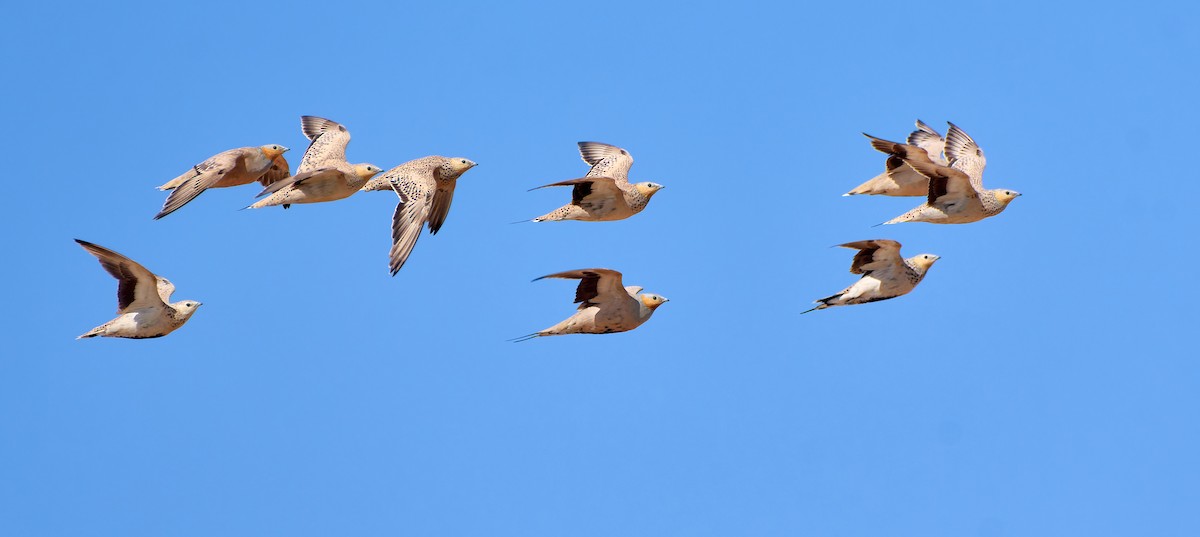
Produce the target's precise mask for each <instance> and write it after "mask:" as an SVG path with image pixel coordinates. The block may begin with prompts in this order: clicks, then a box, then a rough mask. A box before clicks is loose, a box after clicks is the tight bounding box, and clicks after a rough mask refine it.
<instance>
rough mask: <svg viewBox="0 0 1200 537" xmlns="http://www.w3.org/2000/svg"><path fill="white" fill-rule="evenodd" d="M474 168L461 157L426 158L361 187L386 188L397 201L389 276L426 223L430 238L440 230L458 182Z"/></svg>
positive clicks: (414, 244) (397, 269)
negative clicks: (395, 196) (397, 198)
mask: <svg viewBox="0 0 1200 537" xmlns="http://www.w3.org/2000/svg"><path fill="white" fill-rule="evenodd" d="M475 166H476V164H475V163H474V162H472V161H471V160H470V159H466V158H462V157H453V158H447V157H440V156H436V155H434V156H428V157H424V158H419V159H416V160H412V161H409V162H405V163H404V164H401V165H399V166H396V167H395V168H392V169H390V170H388V171H387V172H385V173H384V174H383V175H380V176H379V177H377V178H375V179H372V180H371V181H369V182H368V183H367V184H366V185H365V186H363V188H362V189H363V190H382V189H383V188H387V189H390V190H393V191H395V192H396V195H397V196H399V197H400V203H399V204H397V205H396V212H395V213H393V215H392V248H391V250H390V251H389V252H388V268H389V270H390V271H391V273H392V275H393V276H395V275H396V273H397V272H400V269H401V267H403V266H404V263H405V262H406V261H407V260H408V256H409V254H411V253H412V249H413V247H414V246H416V244H417V238H418V237H420V236H421V229H422V228H423V227H424V226H425V224H426V223H428V224H429V234H431V235H436V234H437V232H438V230H440V229H441V228H442V224H444V223H445V222H446V217H447V216H448V215H449V214H450V202H451V201H453V200H454V188H455V186H456V185H457V181H458V178H459V177H460V176H462V174H464V173H466V171H467V170H469V169H471V168H474V167H475Z"/></svg>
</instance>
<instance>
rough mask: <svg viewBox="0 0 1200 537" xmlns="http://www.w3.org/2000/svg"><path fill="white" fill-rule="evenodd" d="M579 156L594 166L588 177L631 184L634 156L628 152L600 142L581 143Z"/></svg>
mask: <svg viewBox="0 0 1200 537" xmlns="http://www.w3.org/2000/svg"><path fill="white" fill-rule="evenodd" d="M579 155H580V156H581V157H583V161H584V162H586V163H588V164H590V165H591V166H592V169H591V170H588V173H587V177H611V178H613V179H615V180H616V181H617V182H618V183H628V182H629V168H631V167H633V155H630V154H629V152H628V151H626V150H624V149H621V148H619V147H617V146H615V145H609V144H605V143H600V142H579Z"/></svg>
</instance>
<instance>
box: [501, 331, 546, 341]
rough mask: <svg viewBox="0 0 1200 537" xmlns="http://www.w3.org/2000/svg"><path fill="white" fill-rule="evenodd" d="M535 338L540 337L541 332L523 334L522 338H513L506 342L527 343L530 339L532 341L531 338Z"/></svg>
mask: <svg viewBox="0 0 1200 537" xmlns="http://www.w3.org/2000/svg"><path fill="white" fill-rule="evenodd" d="M537 337H542V333H541V332H534V333H532V334H525V335H523V336H521V337H515V338H512V339H510V340H508V341H511V342H513V343H520V342H522V341H529V340H531V339H533V338H537Z"/></svg>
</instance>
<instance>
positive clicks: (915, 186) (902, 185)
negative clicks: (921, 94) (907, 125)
mask: <svg viewBox="0 0 1200 537" xmlns="http://www.w3.org/2000/svg"><path fill="white" fill-rule="evenodd" d="M908 144H909V145H914V146H917V147H920V148H921V149H924V150H925V152H926V153H927V154H928V155H929V159H930V160H931V161H933V162H934V163H935V164H940V165H943V166H945V165H946V164H947V162H946V158H945V156H943V150H944V148H945V145H946V140H945V139H944V138H942V135H941V134H938V132H937V131H936V130H934V129H933V127H930V126H929V125H926V124H925V122H923V121H921V120H919V119H918V120H917V130H915V131H913V132H912V133H911V134H909V135H908ZM928 191H929V179H927V178H926V177H925V176H924V175H921V174H920V173H918V172H917V171H916V170H914V169H912V167H910V166H908V165H906V164H905V163H904V160H903V159H901V158H899V157H894V156H892V157H888V159H887V162H886V163H885V164H884V172H883V173H881V174H879V175H877V176H875V177H873V178H871V179H870V180H869V181H867V182H865V183H863V184H861V185H858V186H857V187H855V188H854V190H851V191H849V192H847V193H845V194H842V195H843V196H855V195H860V194H861V195H876V196H924V195H925V194H926V193H928Z"/></svg>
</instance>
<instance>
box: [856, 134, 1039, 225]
mask: <svg viewBox="0 0 1200 537" xmlns="http://www.w3.org/2000/svg"><path fill="white" fill-rule="evenodd" d="M865 136H867V138H870V139H871V146H872V147H874V148H875V149H876V150H879V151H881V152H884V153H887V154H889V155H891V157H892V158H898V159H901V160H903V161H904V163H905V164H906V165H908V166H909V167H911V168H912V169H913V170H915V171H916V172H918V173H920V174H921V175H922V176H924V177H926V178H927V179H928V185H927V191H926V202H925V203H924V204H921V205H920V206H918V207H915V208H913V209H912V210H909V211H908V212H906V213H904V214H902V215H900V216H897V217H895V218H893V219H891V220H888V221H887V222H884V224H897V223H901V222H928V223H931V224H966V223H970V222H977V221H979V220H983V219H984V218H988V217H990V216H995V215H997V214H1000V213H1001V212H1002V211H1004V209H1005V208H1006V207H1008V204H1009V203H1011V202H1012V200H1014V199H1016V198H1017V197H1018V196H1020V195H1021V194H1020V193H1019V192H1016V191H1013V190H1009V189H1004V188H997V189H992V190H988V189H985V188H983V169H984V167H985V166H986V164H987V159H985V158H984V156H983V150H982V149H980V148H979V146H978V145H977V144H975V141H974V140H971V138H970V136H967V134H966V133H965V132H963V131H962V129H959V128H958V127H957V126H956V125H954V124H953V123H951V124H950V131H949V132H948V133H947V134H946V149H945V151H946V156H947V158H948V159H949V161H950V165H949V166H942V165H940V164H937V163H936V162H933V161H932V160H931V159H930V158H929V154H928V153H927V152H926V151H925V150H924V149H921V148H919V147H917V146H913V145H908V144H901V143H897V142H890V141H888V140H884V139H881V138H876V137H874V136H871V135H869V134H865Z"/></svg>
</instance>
